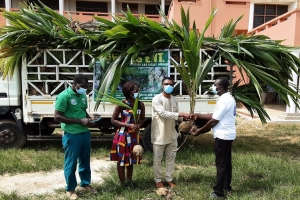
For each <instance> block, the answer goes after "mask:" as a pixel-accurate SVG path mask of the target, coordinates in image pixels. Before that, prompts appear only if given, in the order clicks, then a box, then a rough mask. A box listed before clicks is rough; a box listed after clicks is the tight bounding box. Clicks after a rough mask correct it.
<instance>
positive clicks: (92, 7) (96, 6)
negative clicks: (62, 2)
mask: <svg viewBox="0 0 300 200" xmlns="http://www.w3.org/2000/svg"><path fill="white" fill-rule="evenodd" d="M76 11H81V12H105V13H107V12H108V6H107V2H92V1H76Z"/></svg>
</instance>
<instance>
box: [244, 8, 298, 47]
mask: <svg viewBox="0 0 300 200" xmlns="http://www.w3.org/2000/svg"><path fill="white" fill-rule="evenodd" d="M299 27H300V8H297V9H295V10H292V11H290V12H287V13H285V14H283V15H281V16H279V17H277V18H275V19H273V20H271V21H268V22H267V23H265V24H263V25H261V26H259V27H257V28H255V29H253V30H251V31H249V32H248V33H249V34H261V35H266V36H268V37H269V38H270V39H272V40H282V44H283V45H289V46H300V34H299V31H300V28H299Z"/></svg>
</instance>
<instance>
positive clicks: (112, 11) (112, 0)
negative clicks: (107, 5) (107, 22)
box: [111, 0, 116, 21]
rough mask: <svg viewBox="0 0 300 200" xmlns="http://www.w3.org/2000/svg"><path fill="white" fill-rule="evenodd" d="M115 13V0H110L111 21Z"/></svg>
mask: <svg viewBox="0 0 300 200" xmlns="http://www.w3.org/2000/svg"><path fill="white" fill-rule="evenodd" d="M115 13H116V0H111V21H114V18H113V17H114V16H115Z"/></svg>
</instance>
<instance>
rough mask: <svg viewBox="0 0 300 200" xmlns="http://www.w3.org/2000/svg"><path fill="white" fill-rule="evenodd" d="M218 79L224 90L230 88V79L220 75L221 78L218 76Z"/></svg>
mask: <svg viewBox="0 0 300 200" xmlns="http://www.w3.org/2000/svg"><path fill="white" fill-rule="evenodd" d="M217 80H219V85H220V86H222V87H223V88H224V90H228V87H229V81H228V79H227V78H225V77H220V78H217Z"/></svg>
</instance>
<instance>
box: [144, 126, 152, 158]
mask: <svg viewBox="0 0 300 200" xmlns="http://www.w3.org/2000/svg"><path fill="white" fill-rule="evenodd" d="M142 143H143V147H144V149H145V150H147V151H150V152H153V145H152V142H151V124H148V125H147V126H146V128H145V130H144V131H143V135H142Z"/></svg>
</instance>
